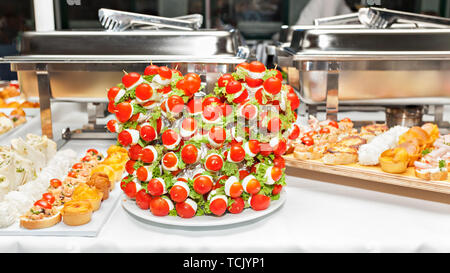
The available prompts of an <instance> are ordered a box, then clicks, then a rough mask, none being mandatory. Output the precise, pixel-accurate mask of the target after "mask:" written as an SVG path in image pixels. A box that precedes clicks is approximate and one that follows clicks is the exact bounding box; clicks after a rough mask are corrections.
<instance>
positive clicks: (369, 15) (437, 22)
mask: <svg viewBox="0 0 450 273" xmlns="http://www.w3.org/2000/svg"><path fill="white" fill-rule="evenodd" d="M358 17H359V21H360V22H361V23H362V24H364V25H366V26H368V27H370V28H389V27H391V26H392V25H393V24H394V23H413V24H416V25H417V26H419V25H420V26H428V27H435V28H448V27H450V19H448V18H444V17H438V16H430V15H422V14H416V13H410V12H403V11H397V10H389V9H382V8H361V9H359V12H358Z"/></svg>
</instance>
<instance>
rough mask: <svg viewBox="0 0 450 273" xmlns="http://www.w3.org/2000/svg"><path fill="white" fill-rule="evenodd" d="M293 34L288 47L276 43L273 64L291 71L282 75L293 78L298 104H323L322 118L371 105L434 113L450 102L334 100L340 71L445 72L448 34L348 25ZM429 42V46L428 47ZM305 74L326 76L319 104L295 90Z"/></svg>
mask: <svg viewBox="0 0 450 273" xmlns="http://www.w3.org/2000/svg"><path fill="white" fill-rule="evenodd" d="M285 32H286V29H285ZM293 32H294V34H293V36H292V40H291V43H290V44H289V43H286V41H282V42H284V43H282V44H280V45H279V46H278V47H277V50H276V52H277V53H276V55H277V60H278V64H279V65H280V66H282V67H287V68H288V69H289V70H291V71H290V72H288V73H294V74H297V75H298V76H297V77H298V78H297V80H296V81H298V84H297V85H296V84H294V85H296V86H297V88H299V89H300V92H299V93H300V97H301V99H302V100H303V101H304V102H306V103H307V104H308V105H311V107H313V108H314V107H316V106H318V105H325V107H326V111H327V117H328V118H330V119H336V118H337V112H338V106H339V104H342V105H372V106H379V105H384V106H389V105H391V106H394V105H397V106H399V105H426V104H428V105H436V107H438V108H442V105H448V104H450V98H447V97H427V98H418V97H414V98H401V99H397V98H393V99H390V98H381V99H367V100H366V99H360V100H344V101H343V100H341V101H339V99H338V97H337V96H338V92H337V90H338V88H339V77H340V76H339V74H340V72H341V71H350V72H351V71H386V72H389V71H415V70H417V71H427V70H429V71H432V70H434V71H450V51H449V47H448V45H449V44H450V30H449V29H395V30H392V29H390V30H378V29H363V28H361V27H356V29H351V27H349V26H344V27H343V28H342V29H340V27H339V26H331V27H330V28H327V27H321V28H314V27H310V28H298V29H296V30H293ZM402 35H403V36H402ZM285 36H286V37H287V35H285ZM380 37H384V39H383V38H380ZM386 37H389V39H386ZM405 37H406V38H405ZM417 37H419V41H420V44H417V41H416V43H414V39H415V38H417ZM431 37H433V38H434V39H431ZM436 37H437V39H436ZM430 40H431V41H432V44H429V43H430ZM414 49H415V50H414ZM311 71H317V72H318V73H320V71H322V72H323V73H326V74H327V75H326V90H325V91H326V97H325V100H324V101H317V100H314V99H311V98H309V97H308V96H305V94H304V91H303V87H301V86H300V83H302V82H303V80H302V79H303V78H304V77H305V75H304V73H308V72H311ZM324 84H325V83H324Z"/></svg>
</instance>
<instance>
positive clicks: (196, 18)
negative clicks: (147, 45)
mask: <svg viewBox="0 0 450 273" xmlns="http://www.w3.org/2000/svg"><path fill="white" fill-rule="evenodd" d="M98 17H99V20H100V23H101V24H102V26H103V27H105V28H106V29H107V30H113V31H123V30H126V29H128V28H131V27H132V26H137V25H147V26H151V27H153V28H171V29H179V30H197V29H199V28H200V27H201V25H202V23H203V16H202V15H200V14H191V15H186V16H182V17H178V18H167V17H161V16H154V15H145V14H139V13H134V12H125V11H119V10H112V9H104V8H102V9H99V10H98Z"/></svg>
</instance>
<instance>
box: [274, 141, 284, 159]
mask: <svg viewBox="0 0 450 273" xmlns="http://www.w3.org/2000/svg"><path fill="white" fill-rule="evenodd" d="M286 150H287V143H286V140H284V139H280V141H278V144H277V145H276V146H275V147H273V153H274V155H276V156H280V155H283V154H284V153H286Z"/></svg>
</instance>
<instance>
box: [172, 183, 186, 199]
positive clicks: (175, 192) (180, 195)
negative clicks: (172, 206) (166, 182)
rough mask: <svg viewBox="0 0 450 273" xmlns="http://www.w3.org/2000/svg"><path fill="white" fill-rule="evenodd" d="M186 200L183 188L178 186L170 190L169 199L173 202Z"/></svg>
mask: <svg viewBox="0 0 450 273" xmlns="http://www.w3.org/2000/svg"><path fill="white" fill-rule="evenodd" d="M187 198H188V192H187V191H186V189H185V188H183V187H182V186H180V185H174V186H173V187H172V188H171V189H170V199H172V200H173V201H174V202H177V203H179V202H183V201H184V200H186V199H187Z"/></svg>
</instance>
